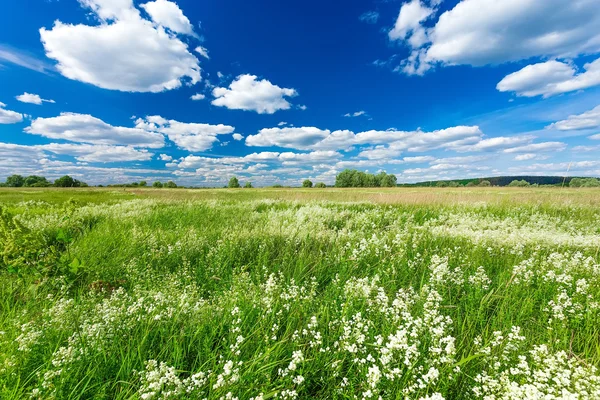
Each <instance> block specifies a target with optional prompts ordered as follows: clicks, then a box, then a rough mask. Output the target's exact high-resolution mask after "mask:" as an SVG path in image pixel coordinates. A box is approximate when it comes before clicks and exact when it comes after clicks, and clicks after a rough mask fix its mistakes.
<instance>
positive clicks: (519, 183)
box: [508, 179, 530, 187]
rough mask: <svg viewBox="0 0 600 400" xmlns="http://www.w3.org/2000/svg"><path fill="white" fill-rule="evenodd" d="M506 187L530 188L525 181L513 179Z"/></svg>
mask: <svg viewBox="0 0 600 400" xmlns="http://www.w3.org/2000/svg"><path fill="white" fill-rule="evenodd" d="M508 186H510V187H526V186H530V184H529V182H527V181H526V180H525V179H522V180H518V179H515V180H513V181H512V182H511V183H509V184H508Z"/></svg>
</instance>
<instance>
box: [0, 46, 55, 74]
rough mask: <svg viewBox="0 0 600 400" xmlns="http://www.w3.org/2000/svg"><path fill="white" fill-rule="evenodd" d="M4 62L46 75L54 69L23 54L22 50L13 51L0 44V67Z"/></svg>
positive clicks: (43, 61)
mask: <svg viewBox="0 0 600 400" xmlns="http://www.w3.org/2000/svg"><path fill="white" fill-rule="evenodd" d="M4 62H9V63H11V64H15V65H18V66H20V67H23V68H27V69H30V70H32V71H37V72H41V73H43V74H48V73H49V72H50V71H52V70H53V69H54V68H53V67H52V65H50V64H49V63H48V62H46V61H45V60H40V59H38V58H37V57H35V56H33V55H31V54H28V53H26V52H24V51H23V50H19V49H15V48H12V47H10V46H7V45H3V44H0V65H2V64H3V63H4Z"/></svg>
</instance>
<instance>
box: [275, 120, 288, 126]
mask: <svg viewBox="0 0 600 400" xmlns="http://www.w3.org/2000/svg"><path fill="white" fill-rule="evenodd" d="M284 125H287V122H285V121H281V122H280V123H278V124H277V126H284Z"/></svg>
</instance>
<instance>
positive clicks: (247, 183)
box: [244, 182, 253, 189]
mask: <svg viewBox="0 0 600 400" xmlns="http://www.w3.org/2000/svg"><path fill="white" fill-rule="evenodd" d="M244 188H246V189H252V188H253V186H252V182H246V184H245V185H244Z"/></svg>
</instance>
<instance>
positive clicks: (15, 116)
mask: <svg viewBox="0 0 600 400" xmlns="http://www.w3.org/2000/svg"><path fill="white" fill-rule="evenodd" d="M4 107H6V104H4V103H2V102H0V124H16V123H17V122H21V121H23V114H20V113H18V112H16V111H11V110H7V109H5V108H4Z"/></svg>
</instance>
